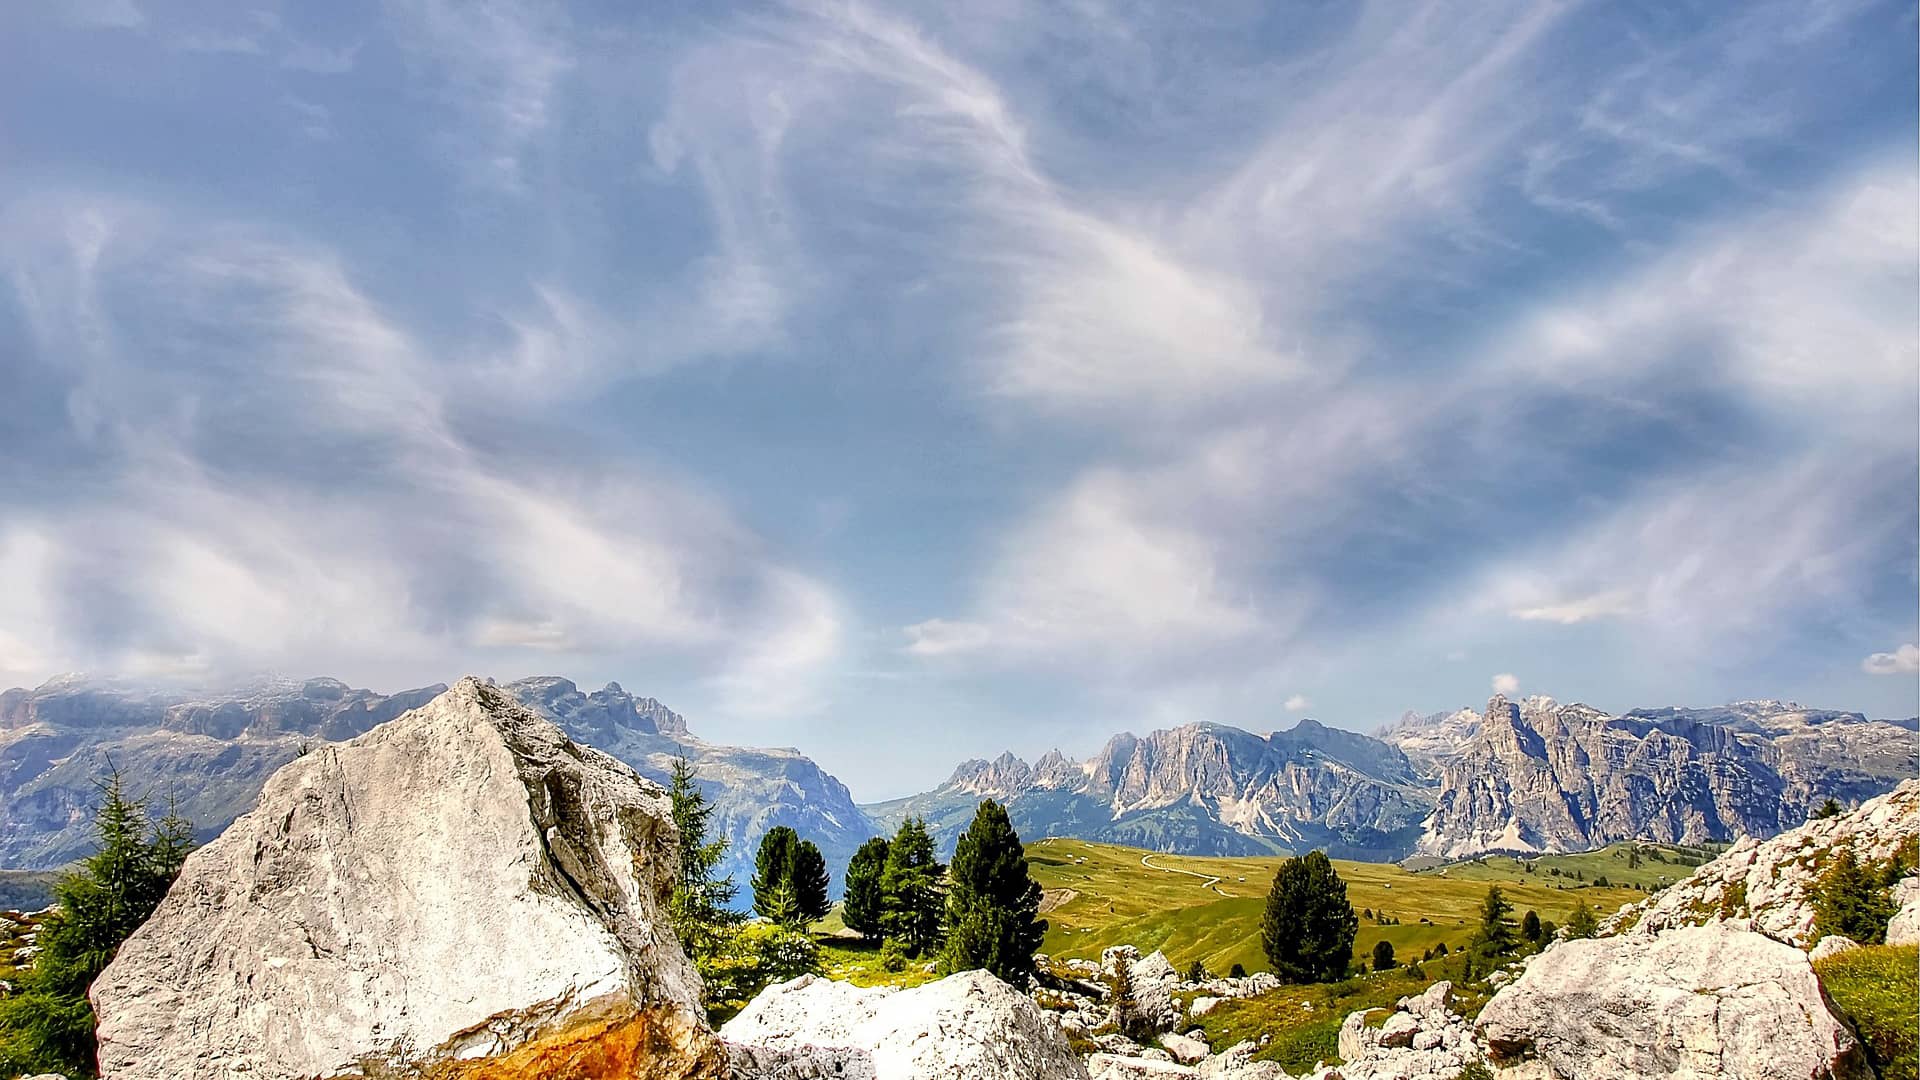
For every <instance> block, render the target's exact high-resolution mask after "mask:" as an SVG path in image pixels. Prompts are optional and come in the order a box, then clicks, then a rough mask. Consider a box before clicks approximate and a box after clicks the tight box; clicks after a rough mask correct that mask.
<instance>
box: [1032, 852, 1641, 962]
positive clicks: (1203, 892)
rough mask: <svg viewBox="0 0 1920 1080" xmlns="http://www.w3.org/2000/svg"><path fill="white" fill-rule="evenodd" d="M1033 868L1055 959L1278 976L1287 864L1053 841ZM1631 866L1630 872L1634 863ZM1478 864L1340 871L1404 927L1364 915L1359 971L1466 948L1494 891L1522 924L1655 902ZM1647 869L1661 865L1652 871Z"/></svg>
mask: <svg viewBox="0 0 1920 1080" xmlns="http://www.w3.org/2000/svg"><path fill="white" fill-rule="evenodd" d="M1584 857H1587V856H1565V857H1562V858H1584ZM1143 858H1144V859H1145V863H1144V864H1143V862H1142V859H1143ZM1027 861H1028V864H1029V866H1030V867H1031V868H1032V872H1033V876H1034V878H1035V879H1036V880H1038V881H1039V882H1040V885H1041V887H1042V888H1043V889H1045V890H1046V901H1045V904H1044V905H1043V906H1044V908H1045V912H1044V913H1045V916H1046V918H1047V920H1048V922H1049V924H1050V925H1049V927H1048V930H1047V940H1046V944H1045V945H1043V946H1042V949H1043V951H1045V952H1046V953H1048V954H1049V955H1053V956H1061V957H1086V958H1096V957H1098V956H1099V955H1100V950H1102V949H1104V948H1106V947H1107V946H1109V945H1121V944H1129V945H1134V946H1137V947H1138V948H1139V949H1140V951H1141V952H1143V953H1144V952H1151V951H1153V950H1154V949H1160V950H1161V951H1163V952H1165V953H1166V954H1167V958H1168V959H1169V960H1171V961H1173V963H1174V965H1175V966H1176V967H1180V968H1183V969H1184V968H1185V967H1186V966H1187V965H1188V964H1190V963H1192V962H1193V961H1195V960H1198V961H1200V962H1202V963H1203V964H1205V965H1206V966H1207V968H1208V970H1210V971H1215V972H1225V971H1227V970H1229V969H1230V968H1231V967H1232V966H1233V965H1234V964H1236V963H1237V964H1240V965H1242V966H1243V967H1245V968H1246V969H1247V970H1248V971H1249V972H1253V971H1262V970H1265V969H1266V968H1267V960H1266V956H1265V955H1264V954H1263V953H1262V952H1261V948H1260V916H1261V912H1262V911H1263V909H1264V906H1265V903H1266V895H1267V887H1268V886H1269V885H1270V884H1272V882H1273V875H1274V872H1275V871H1276V870H1277V869H1278V868H1279V866H1280V863H1281V862H1283V861H1284V859H1283V857H1280V856H1258V857H1246V858H1210V857H1198V856H1183V855H1159V854H1152V853H1148V852H1143V851H1140V850H1139V849H1137V848H1124V847H1115V846H1113V845H1110V844H1095V843H1089V842H1086V841H1082V840H1064V839H1057V838H1050V839H1045V840H1037V841H1034V842H1033V843H1030V844H1028V845H1027ZM1620 862H1621V865H1622V866H1623V867H1624V865H1625V857H1624V856H1622V858H1621V860H1620ZM1471 865H1473V864H1456V865H1454V866H1449V867H1446V868H1444V869H1445V870H1446V872H1445V873H1441V872H1439V870H1438V869H1436V870H1427V871H1420V872H1414V871H1409V870H1405V869H1402V868H1401V867H1400V866H1398V865H1395V864H1393V863H1360V862H1346V861H1341V860H1336V861H1335V862H1334V869H1335V870H1337V871H1338V872H1339V874H1340V876H1341V878H1342V879H1344V880H1345V881H1346V883H1347V898H1348V900H1349V901H1351V902H1352V904H1353V906H1354V910H1356V911H1361V910H1365V909H1371V910H1372V911H1374V912H1375V913H1376V914H1384V915H1385V916H1387V917H1390V918H1396V919H1398V920H1399V925H1397V926H1395V925H1382V924H1381V923H1380V922H1378V921H1377V920H1375V919H1368V918H1366V917H1364V916H1362V918H1361V920H1360V932H1359V935H1358V937H1357V938H1356V939H1355V941H1354V958H1355V960H1356V961H1357V962H1364V961H1365V960H1367V959H1368V958H1370V957H1371V956H1372V955H1373V946H1374V943H1375V942H1377V941H1379V940H1381V939H1383V938H1384V939H1385V940H1387V941H1390V942H1392V943H1393V948H1394V952H1395V954H1396V955H1397V956H1398V957H1399V958H1400V959H1402V960H1411V959H1417V958H1418V957H1419V956H1420V955H1421V954H1422V953H1424V952H1425V951H1426V950H1427V949H1429V948H1431V947H1432V946H1434V945H1437V944H1440V943H1442V942H1444V943H1445V944H1446V945H1447V947H1448V948H1449V949H1458V948H1460V947H1461V946H1463V945H1465V944H1466V943H1467V940H1468V938H1470V937H1471V936H1472V933H1473V928H1474V925H1475V922H1476V919H1477V917H1478V911H1479V907H1480V902H1481V900H1482V899H1483V898H1484V897H1485V896H1486V893H1487V887H1488V885H1489V884H1490V883H1492V882H1494V881H1497V882H1499V884H1500V886H1501V889H1502V891H1504V892H1505V893H1506V894H1507V898H1508V899H1509V900H1510V901H1511V902H1512V903H1513V906H1514V914H1515V916H1516V917H1518V916H1520V915H1522V914H1524V913H1525V912H1526V911H1528V910H1529V909H1531V910H1534V911H1537V912H1539V914H1540V917H1541V918H1542V919H1550V920H1552V921H1554V922H1557V923H1564V922H1565V921H1566V918H1567V915H1568V914H1569V913H1571V912H1572V910H1573V907H1574V905H1575V904H1576V903H1579V902H1581V901H1584V902H1586V903H1587V904H1590V905H1592V906H1594V907H1597V908H1598V909H1599V910H1600V912H1601V913H1602V914H1603V915H1604V914H1607V913H1610V912H1612V911H1613V910H1615V909H1616V908H1618V907H1619V906H1620V905H1622V904H1628V903H1632V902H1634V901H1636V900H1639V899H1641V898H1643V897H1644V896H1645V895H1646V894H1645V893H1644V892H1641V891H1640V890H1638V889H1627V888H1617V887H1605V888H1603V887H1600V886H1596V885H1593V884H1591V877H1592V876H1593V875H1588V877H1589V883H1587V884H1581V883H1579V882H1577V881H1574V880H1570V879H1569V878H1568V877H1564V876H1563V877H1554V876H1551V875H1545V874H1544V872H1542V871H1536V872H1534V873H1532V874H1528V873H1526V872H1525V871H1524V870H1520V869H1518V868H1517V867H1516V869H1515V871H1514V874H1513V876H1511V877H1505V876H1501V874H1500V871H1499V868H1498V867H1495V868H1493V870H1492V872H1491V873H1490V874H1488V875H1485V876H1476V875H1475V874H1474V873H1471V872H1469V871H1468V870H1467V869H1466V868H1467V867H1468V866H1471ZM1646 865H1651V866H1655V867H1658V866H1660V865H1661V864H1658V863H1652V862H1651V860H1649V861H1648V863H1647V864H1646ZM1475 869H1478V867H1475ZM1666 869H1667V870H1668V871H1669V872H1670V871H1671V870H1672V869H1673V868H1672V867H1671V866H1669V867H1666ZM1570 872H1571V871H1570V870H1568V871H1563V873H1570ZM1609 880H1611V877H1610V878H1609Z"/></svg>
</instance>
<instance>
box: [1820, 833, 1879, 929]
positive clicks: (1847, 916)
mask: <svg viewBox="0 0 1920 1080" xmlns="http://www.w3.org/2000/svg"><path fill="white" fill-rule="evenodd" d="M1895 910H1896V909H1895V907H1894V904H1893V896H1892V892H1891V890H1889V889H1888V888H1887V886H1886V885H1885V884H1884V883H1883V880H1882V875H1881V873H1880V871H1879V868H1877V867H1874V866H1872V865H1868V864H1864V863H1862V862H1860V860H1859V859H1858V858H1857V857H1856V856H1855V855H1854V853H1853V849H1852V848H1850V847H1843V848H1840V849H1838V850H1837V851H1835V852H1834V853H1833V855H1832V857H1831V859H1829V861H1828V862H1827V869H1826V872H1825V873H1823V874H1821V875H1820V882H1819V884H1818V885H1816V886H1815V887H1814V894H1813V924H1814V925H1815V926H1816V927H1818V928H1819V929H1820V932H1821V934H1823V935H1824V934H1841V935H1844V936H1846V937H1849V938H1852V939H1853V940H1854V941H1857V942H1859V943H1860V944H1862V945H1878V944H1880V943H1881V942H1884V941H1885V940H1887V923H1888V922H1889V921H1891V920H1892V918H1893V914H1894V911H1895Z"/></svg>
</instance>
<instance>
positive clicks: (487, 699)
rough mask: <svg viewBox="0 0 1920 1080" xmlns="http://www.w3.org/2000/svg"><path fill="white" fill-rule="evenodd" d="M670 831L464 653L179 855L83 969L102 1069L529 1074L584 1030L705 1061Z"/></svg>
mask: <svg viewBox="0 0 1920 1080" xmlns="http://www.w3.org/2000/svg"><path fill="white" fill-rule="evenodd" d="M675 844H676V838H675V835H674V831H673V825H672V818H671V812H670V804H669V802H668V800H667V798H666V795H665V793H664V792H663V791H661V789H660V788H659V787H658V786H656V785H654V784H652V783H650V782H648V781H646V780H643V779H641V778H640V777H639V776H638V775H637V774H635V773H634V772H633V770H632V769H630V768H628V767H627V766H625V765H623V764H621V763H619V762H618V761H616V760H614V759H613V758H611V757H608V756H607V755H605V754H602V753H600V752H598V751H595V750H592V749H589V748H586V747H582V746H579V745H576V744H575V743H573V742H571V741H570V740H568V739H567V738H566V736H565V735H564V734H562V733H561V732H560V730H559V729H558V728H557V727H555V726H554V725H553V724H551V723H550V722H548V721H546V720H544V719H542V718H541V717H539V716H537V715H536V714H534V713H532V712H530V711H528V710H527V709H526V708H525V707H523V706H522V705H520V704H519V703H518V702H516V701H515V700H514V699H513V698H511V697H510V696H508V695H507V694H505V693H504V692H502V691H501V690H499V689H497V688H495V687H493V686H490V685H487V684H485V683H482V682H480V681H478V680H476V679H471V678H469V679H464V680H462V681H461V682H460V683H459V684H457V685H456V686H454V687H452V688H451V689H449V690H447V691H446V692H445V693H443V694H441V695H440V696H439V697H436V698H434V699H433V700H432V701H431V702H429V703H427V704H426V705H424V706H422V707H420V708H418V709H415V710H413V711H411V712H408V713H406V714H404V715H402V716H400V717H398V718H396V719H394V720H391V721H389V722H387V723H385V724H382V725H380V726H379V727H376V728H374V729H373V730H371V731H369V732H367V733H366V734H364V735H361V736H359V737H358V738H355V739H353V740H351V741H349V742H346V743H340V744H333V745H327V746H324V747H321V748H319V749H317V750H315V751H313V752H312V753H310V754H307V755H306V756H304V757H300V758H296V759H295V760H293V761H292V762H290V763H288V764H287V765H286V766H284V767H283V768H281V769H280V770H279V771H278V772H276V773H275V774H274V775H273V777H272V779H271V780H269V781H268V782H267V784H266V786H265V788H264V789H263V790H262V792H261V795H260V800H259V802H258V804H257V805H256V806H255V808H254V809H253V810H252V811H251V812H250V813H248V814H246V815H244V816H242V817H241V818H239V819H238V820H237V821H235V822H234V824H233V825H232V826H231V827H230V828H229V829H227V831H226V832H224V833H222V834H221V835H220V836H219V837H218V838H217V839H215V840H214V841H212V842H211V843H209V844H208V845H207V846H206V847H204V848H202V849H200V850H199V851H196V852H195V853H194V854H193V855H192V856H191V857H190V858H189V859H188V860H187V864H186V867H185V868H184V870H183V871H182V873H181V876H180V879H179V881H178V882H176V883H175V885H174V887H173V889H172V891H171V892H170V893H169V894H168V896H167V898H166V900H165V901H164V902H162V904H161V905H160V907H159V909H158V910H157V911H156V912H155V913H154V916H153V918H152V919H151V920H149V921H148V923H147V924H146V925H145V926H143V927H142V928H141V929H140V930H139V931H138V932H137V933H135V934H134V935H133V936H132V937H131V938H129V939H128V940H127V942H126V944H125V945H124V946H123V947H122V948H121V950H120V952H119V954H118V956H116V958H115V959H114V961H113V963H112V964H111V965H109V966H108V968H107V970H106V972H105V973H104V974H102V975H101V977H100V979H99V980H98V981H97V982H96V983H95V984H94V986H93V990H92V997H93V1002H94V1008H95V1010H96V1012H97V1013H98V1015H99V1017H100V1026H99V1038H100V1064H101V1072H102V1075H103V1077H105V1078H106V1080H148V1078H153V1080H159V1078H163V1077H184V1076H192V1077H201V1078H207V1080H225V1078H230V1077H246V1078H248V1080H294V1078H298V1077H311V1076H333V1075H348V1076H351V1075H366V1074H374V1073H378V1074H380V1075H387V1076H407V1075H414V1074H417V1073H420V1072H422V1071H424V1070H427V1069H430V1068H431V1069H435V1070H436V1072H435V1074H436V1075H449V1076H459V1075H466V1074H467V1073H469V1072H473V1071H474V1070H475V1069H477V1068H481V1067H480V1066H479V1065H478V1064H471V1063H479V1062H482V1061H484V1060H485V1059H489V1058H499V1057H502V1056H505V1055H512V1056H513V1059H514V1060H515V1061H516V1062H520V1063H522V1064H521V1065H519V1066H517V1067H516V1069H517V1074H518V1075H523V1076H527V1077H538V1076H542V1075H548V1073H547V1072H546V1071H545V1070H547V1069H548V1068H549V1067H551V1068H554V1069H565V1068H573V1069H577V1068H578V1067H579V1058H580V1053H579V1052H577V1051H576V1050H568V1049H566V1048H567V1047H569V1046H577V1045H580V1044H581V1036H582V1034H583V1033H586V1032H591V1033H592V1034H593V1039H592V1044H593V1046H594V1047H595V1049H594V1051H593V1053H595V1054H598V1055H600V1056H603V1057H604V1056H606V1055H607V1054H608V1053H609V1049H608V1048H609V1047H620V1046H625V1047H628V1048H629V1049H630V1052H629V1051H622V1053H628V1056H631V1057H634V1059H635V1063H638V1062H640V1061H644V1062H645V1064H646V1067H647V1069H648V1070H650V1071H648V1072H646V1075H649V1076H657V1077H662V1078H673V1077H694V1076H712V1075H719V1073H720V1070H721V1069H722V1067H723V1060H722V1056H721V1054H720V1051H719V1048H718V1044H717V1042H716V1041H715V1040H714V1039H713V1037H712V1035H711V1033H710V1032H708V1030H707V1028H706V1024H705V1021H704V1018H703V1015H702V1013H701V1010H700V1008H699V1004H698V1001H699V993H698V984H697V981H696V978H695V976H694V974H693V971H692V968H691V967H690V965H689V964H688V963H687V961H686V958H685V956H684V955H683V954H682V952H681V950H680V947H679V945H678V943H677V942H676V941H675V940H674V938H673V936H672V934H671V932H670V931H669V930H668V929H667V926H666V918H665V905H666V901H667V897H668V895H669V892H670V890H671V886H672V875H673V871H674V866H675V858H676V855H675ZM481 1071H482V1072H484V1069H481ZM476 1075H478V1074H477V1073H476ZM552 1075H559V1073H553V1074H552ZM569 1075H600V1074H599V1073H595V1072H586V1073H580V1072H575V1073H571V1074H569ZM608 1075H612V1074H608Z"/></svg>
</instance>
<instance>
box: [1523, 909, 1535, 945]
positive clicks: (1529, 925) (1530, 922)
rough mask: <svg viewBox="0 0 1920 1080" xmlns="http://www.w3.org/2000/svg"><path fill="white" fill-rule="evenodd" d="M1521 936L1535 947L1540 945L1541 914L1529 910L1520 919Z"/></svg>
mask: <svg viewBox="0 0 1920 1080" xmlns="http://www.w3.org/2000/svg"><path fill="white" fill-rule="evenodd" d="M1520 936H1521V937H1523V938H1526V939H1527V940H1528V941H1530V942H1532V943H1533V944H1535V945H1538V944H1540V913H1539V912H1537V911H1533V910H1531V909H1529V910H1528V911H1527V913H1526V915H1524V916H1522V917H1521V919H1520Z"/></svg>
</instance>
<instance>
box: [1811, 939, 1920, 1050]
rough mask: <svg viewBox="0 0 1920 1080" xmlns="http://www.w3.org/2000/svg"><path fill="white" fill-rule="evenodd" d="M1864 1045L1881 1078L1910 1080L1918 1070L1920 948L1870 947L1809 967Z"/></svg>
mask: <svg viewBox="0 0 1920 1080" xmlns="http://www.w3.org/2000/svg"><path fill="white" fill-rule="evenodd" d="M1813 970H1814V971H1815V972H1816V973H1818V974H1819V976H1820V983H1821V985H1822V986H1824V987H1826V990H1827V995H1828V996H1829V997H1831V998H1833V1003H1834V1005H1835V1007H1837V1008H1838V1009H1839V1010H1840V1013H1841V1015H1842V1016H1845V1017H1846V1018H1847V1020H1848V1022H1849V1023H1851V1024H1853V1029H1854V1030H1855V1031H1857V1032H1859V1034H1860V1040H1861V1042H1863V1043H1865V1044H1866V1047H1867V1056H1868V1058H1869V1060H1870V1061H1871V1062H1872V1064H1873V1068H1874V1071H1875V1072H1877V1073H1879V1075H1880V1077H1881V1080H1915V1075H1916V1072H1920V1021H1917V1020H1916V1018H1915V1012H1914V1008H1915V1006H1914V1002H1915V1001H1916V1000H1920V948H1916V947H1915V946H1912V945H1873V946H1868V947H1866V948H1862V949H1851V950H1848V951H1847V952H1843V953H1840V954H1839V955H1837V956H1829V957H1827V958H1826V959H1825V960H1822V961H1820V962H1819V963H1817V964H1815V965H1814V966H1813Z"/></svg>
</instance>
